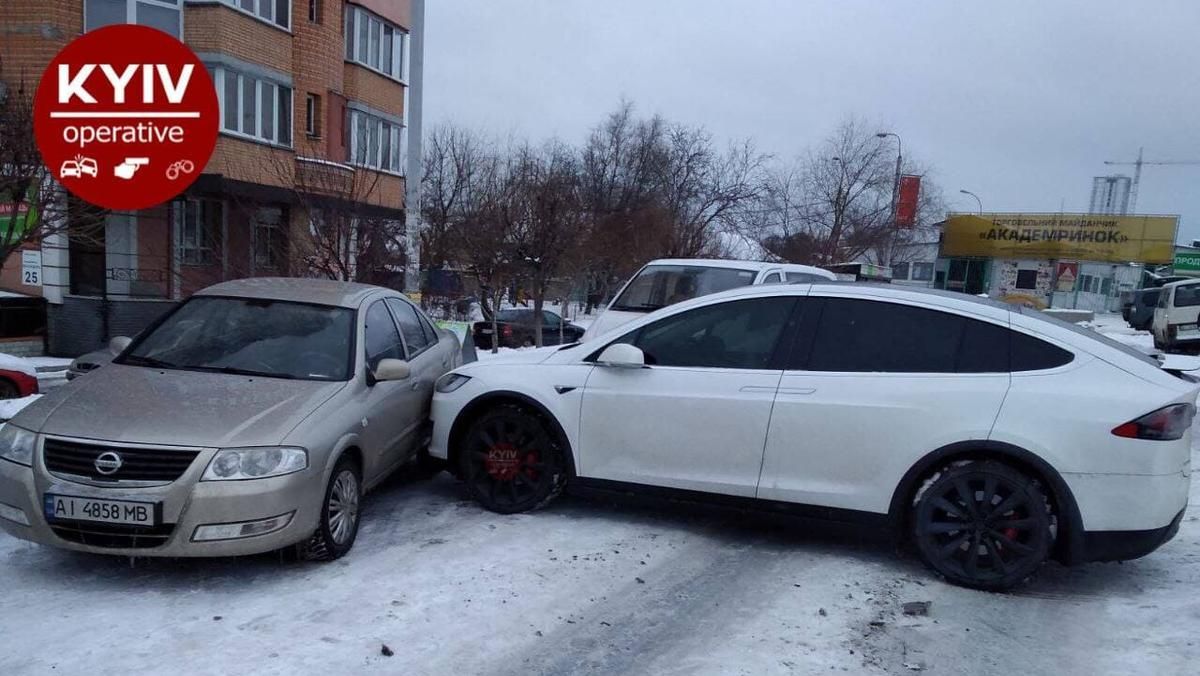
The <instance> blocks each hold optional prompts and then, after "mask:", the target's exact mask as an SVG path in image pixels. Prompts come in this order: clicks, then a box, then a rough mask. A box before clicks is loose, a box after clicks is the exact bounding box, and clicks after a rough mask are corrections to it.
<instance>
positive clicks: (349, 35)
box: [342, 4, 409, 84]
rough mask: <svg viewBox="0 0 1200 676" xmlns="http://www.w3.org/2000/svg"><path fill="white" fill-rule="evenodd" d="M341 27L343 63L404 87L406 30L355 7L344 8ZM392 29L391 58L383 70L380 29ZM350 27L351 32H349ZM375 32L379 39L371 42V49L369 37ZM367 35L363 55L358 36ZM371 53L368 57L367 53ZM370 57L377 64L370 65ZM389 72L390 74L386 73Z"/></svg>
mask: <svg viewBox="0 0 1200 676" xmlns="http://www.w3.org/2000/svg"><path fill="white" fill-rule="evenodd" d="M342 25H343V26H344V29H343V30H345V35H344V36H343V37H344V39H345V43H346V44H345V47H346V49H345V53H346V60H347V61H350V62H352V63H356V64H358V65H360V66H362V67H363V68H366V69H368V70H370V71H372V72H375V73H379V74H380V75H382V76H384V77H386V78H390V79H392V80H395V81H397V82H400V83H402V84H406V83H407V82H408V50H409V35H408V31H407V30H405V29H404V28H402V27H401V26H399V25H397V24H394V23H392V22H391V21H388V20H387V19H384V18H383V17H380V16H379V15H377V14H375V13H374V12H370V11H368V10H366V9H364V8H362V7H358V6H356V5H351V4H347V5H346V19H345V21H344V22H343V24H342ZM385 26H386V27H389V28H391V29H392V58H391V63H389V64H386V66H387V68H386V69H385V68H384V65H385V64H384V63H383V61H384V55H385V53H384V48H383V45H384V39H383V29H384V27H385ZM351 27H353V29H352V30H351ZM376 28H377V29H378V32H379V39H378V40H377V41H376V42H375V45H374V47H373V48H372V45H371V38H372V37H373V36H374V35H375V29H376ZM363 34H365V35H366V36H367V45H366V50H365V51H366V52H367V53H364V49H363V44H362V40H361V39H360V38H361V36H362V35H363ZM372 51H373V52H374V54H373V55H372V54H370V52H372ZM371 56H374V57H375V62H376V63H377V64H378V65H374V66H373V65H371ZM389 71H390V72H389Z"/></svg>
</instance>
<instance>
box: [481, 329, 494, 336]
mask: <svg viewBox="0 0 1200 676" xmlns="http://www.w3.org/2000/svg"><path fill="white" fill-rule="evenodd" d="M479 332H480V333H483V334H489V335H490V334H492V333H494V332H493V331H492V330H491V329H479Z"/></svg>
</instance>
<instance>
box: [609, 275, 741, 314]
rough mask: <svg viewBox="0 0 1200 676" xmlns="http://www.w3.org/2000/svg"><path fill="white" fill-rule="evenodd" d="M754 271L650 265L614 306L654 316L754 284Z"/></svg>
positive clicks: (615, 308)
mask: <svg viewBox="0 0 1200 676" xmlns="http://www.w3.org/2000/svg"><path fill="white" fill-rule="evenodd" d="M754 275H755V273H754V271H753V270H736V269H732V268H710V267H702V266H693V265H648V266H646V267H645V268H642V271H641V272H639V273H638V274H637V276H636V277H634V278H633V281H631V282H629V286H627V287H625V291H624V292H622V293H621V295H620V296H618V297H617V300H616V301H615V302H613V305H612V309H613V310H620V311H623V312H651V311H653V310H657V309H659V308H660V307H666V306H667V305H674V304H675V303H680V302H683V301H685V300H690V299H692V298H696V297H697V296H706V295H708V294H710V293H717V292H719V291H726V290H728V289H733V288H737V287H739V286H749V285H751V284H753V283H754Z"/></svg>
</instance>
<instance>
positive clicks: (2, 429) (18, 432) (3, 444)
mask: <svg viewBox="0 0 1200 676" xmlns="http://www.w3.org/2000/svg"><path fill="white" fill-rule="evenodd" d="M36 440H37V435H35V434H34V433H33V432H30V431H29V430H26V429H21V428H20V427H15V426H13V424H12V423H0V458H4V459H5V460H10V461H12V462H15V463H17V464H18V465H25V466H26V467H31V466H33V448H34V445H35V443H34V442H35V441H36Z"/></svg>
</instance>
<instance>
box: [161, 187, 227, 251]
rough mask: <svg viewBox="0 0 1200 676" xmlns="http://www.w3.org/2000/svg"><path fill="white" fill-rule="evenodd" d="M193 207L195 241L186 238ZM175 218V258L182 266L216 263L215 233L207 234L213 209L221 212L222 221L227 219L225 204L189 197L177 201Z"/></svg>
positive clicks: (219, 201) (218, 201)
mask: <svg viewBox="0 0 1200 676" xmlns="http://www.w3.org/2000/svg"><path fill="white" fill-rule="evenodd" d="M189 206H191V207H192V208H193V209H195V214H196V231H195V235H196V236H195V241H189V240H188V239H187V238H186V236H185V235H186V232H187V230H186V228H187V209H188V207H189ZM174 207H175V208H174V216H175V227H176V230H175V232H176V233H177V234H176V237H175V256H176V260H177V261H179V264H180V265H187V266H207V265H213V264H214V263H215V262H216V251H215V250H214V248H213V247H212V246H211V243H212V241H213V233H211V232H206V229H207V226H208V217H209V215H210V214H209V211H210V210H211V209H213V208H216V209H220V210H221V221H222V222H224V219H225V204H224V202H222V201H221V200H213V199H197V198H194V197H188V198H184V199H180V200H177V201H176V202H175V204H174Z"/></svg>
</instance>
